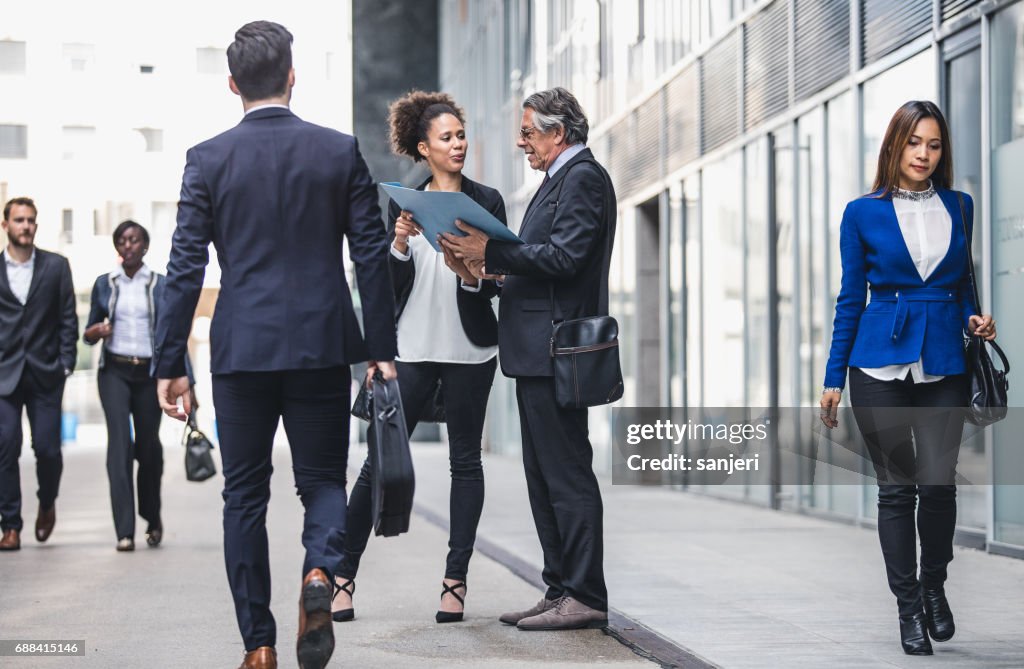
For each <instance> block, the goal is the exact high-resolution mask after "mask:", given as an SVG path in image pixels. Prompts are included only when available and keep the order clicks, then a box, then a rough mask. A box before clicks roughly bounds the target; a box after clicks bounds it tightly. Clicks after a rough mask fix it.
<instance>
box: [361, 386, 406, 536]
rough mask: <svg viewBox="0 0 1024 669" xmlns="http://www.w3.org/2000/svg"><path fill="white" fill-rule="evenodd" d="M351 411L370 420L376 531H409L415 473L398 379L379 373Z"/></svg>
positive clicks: (368, 436) (383, 533)
mask: <svg viewBox="0 0 1024 669" xmlns="http://www.w3.org/2000/svg"><path fill="white" fill-rule="evenodd" d="M352 414H353V415H355V416H359V417H360V418H362V417H364V416H368V417H369V420H370V427H369V429H368V430H367V432H366V440H367V447H368V451H369V461H370V491H371V492H370V500H371V501H370V505H371V510H372V518H373V527H374V532H375V533H376V534H377V536H385V537H393V536H395V535H398V534H402V533H403V532H408V531H409V518H410V516H411V515H412V500H413V493H414V492H415V490H416V474H415V472H414V470H413V466H412V453H411V452H410V450H409V430H408V427H407V426H406V424H405V413H404V411H403V410H402V396H401V394H400V392H399V387H398V381H397V380H391V381H385V380H384V377H383V376H382V375H381V373H380V372H377V373H376V374H375V375H374V377H373V382H372V383H371V386H370V389H369V390H367V388H366V384H365V383H364V384H362V387H361V389H360V391H359V395H358V396H357V397H356V402H355V405H353V407H352Z"/></svg>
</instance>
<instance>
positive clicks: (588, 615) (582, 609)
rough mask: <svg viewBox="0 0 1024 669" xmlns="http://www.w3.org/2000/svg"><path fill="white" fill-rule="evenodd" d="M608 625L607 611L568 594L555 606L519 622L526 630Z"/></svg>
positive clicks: (570, 628)
mask: <svg viewBox="0 0 1024 669" xmlns="http://www.w3.org/2000/svg"><path fill="white" fill-rule="evenodd" d="M607 626H608V612H607V611H598V610H597V609H592V608H590V607H589V606H587V605H586V604H584V603H583V602H581V601H579V600H577V599H573V598H572V597H569V596H568V595H567V596H565V597H562V598H561V599H560V600H558V603H557V604H555V606H554V607H553V608H550V609H548V610H547V611H545V612H544V613H541V614H538V615H535V616H533V617H532V618H523V619H522V620H520V621H519V624H518V627H519V629H521V630H526V631H534V630H581V629H595V628H597V629H600V628H602V627H607Z"/></svg>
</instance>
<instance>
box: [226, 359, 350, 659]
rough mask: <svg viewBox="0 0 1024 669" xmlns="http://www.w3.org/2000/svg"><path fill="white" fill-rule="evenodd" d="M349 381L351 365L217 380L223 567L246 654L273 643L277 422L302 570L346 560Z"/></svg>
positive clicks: (275, 629) (274, 638)
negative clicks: (301, 512) (286, 456)
mask: <svg viewBox="0 0 1024 669" xmlns="http://www.w3.org/2000/svg"><path fill="white" fill-rule="evenodd" d="M350 383H351V381H350V377H349V370H348V367H347V366H340V367H332V368H329V369H311V370H292V371H280V372H239V373H234V374H216V375H214V377H213V403H214V405H215V406H216V408H217V431H218V434H219V437H220V455H221V460H222V463H223V465H222V466H223V470H224V492H223V497H224V564H225V566H226V567H227V573H228V583H229V584H230V585H231V594H232V597H233V598H234V600H235V615H236V617H237V618H238V628H239V630H240V631H241V633H242V639H243V640H244V642H245V649H246V650H247V651H250V650H255V649H256V648H258V647H259V646H274V645H276V643H277V628H276V624H275V622H274V616H273V615H272V614H271V612H270V559H269V555H268V547H267V527H266V520H267V502H269V501H270V476H271V474H272V473H273V469H274V468H273V465H272V464H271V451H272V448H273V443H274V434H275V433H276V432H277V425H278V421H280V420H283V422H284V429H285V432H286V433H287V435H288V444H289V446H290V447H291V453H292V472H293V474H294V476H295V488H296V491H297V493H298V495H299V498H300V499H301V500H302V506H303V507H304V508H305V516H304V519H303V529H302V545H303V546H304V547H305V549H306V556H305V560H304V562H303V565H302V573H303V574H305V573H307V572H308V571H309V570H310V569H314V568H320V569H324V570H325V571H326V572H327V573H328V575H330V573H331V567H333V566H334V565H335V564H337V562H338V560H339V559H340V558H341V551H342V549H343V543H344V538H345V467H346V466H347V464H348V427H349V414H348V412H349V396H350V392H349V384H350Z"/></svg>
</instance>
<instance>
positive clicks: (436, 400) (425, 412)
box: [351, 379, 448, 423]
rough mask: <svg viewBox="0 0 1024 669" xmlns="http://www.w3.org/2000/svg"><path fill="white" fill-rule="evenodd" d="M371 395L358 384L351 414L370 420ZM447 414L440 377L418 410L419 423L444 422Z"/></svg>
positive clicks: (364, 387) (363, 386)
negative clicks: (357, 391)
mask: <svg viewBox="0 0 1024 669" xmlns="http://www.w3.org/2000/svg"><path fill="white" fill-rule="evenodd" d="M372 402H373V400H372V396H371V394H370V391H369V390H367V388H366V384H365V383H362V384H360V385H359V393H358V394H357V395H356V399H355V401H354V402H353V403H352V412H351V413H352V415H353V416H355V417H356V418H361V419H363V420H365V421H366V422H370V420H371V419H372V413H371V410H370V407H371V406H372ZM447 419H448V418H447V415H446V413H445V409H444V395H443V394H442V392H441V379H438V380H437V383H436V384H434V389H433V390H431V391H430V397H428V398H427V401H426V402H424V403H423V408H422V409H421V410H420V415H419V418H417V419H416V420H417V422H419V423H444V422H446V421H447Z"/></svg>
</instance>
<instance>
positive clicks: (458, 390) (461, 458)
mask: <svg viewBox="0 0 1024 669" xmlns="http://www.w3.org/2000/svg"><path fill="white" fill-rule="evenodd" d="M395 365H396V367H397V369H398V387H399V390H400V392H401V394H402V409H403V411H404V412H405V424H406V426H407V427H408V429H409V434H412V431H413V430H414V429H416V423H417V418H418V417H419V415H420V411H421V410H422V408H423V405H424V404H425V403H426V402H427V400H428V399H429V398H430V393H431V392H432V391H433V389H434V387H435V385H436V384H437V380H438V379H441V391H442V395H443V399H444V408H445V416H446V419H447V422H448V462H449V469H450V472H451V477H452V485H451V491H450V492H449V495H448V500H449V502H448V504H449V516H448V517H449V519H450V523H449V535H448V559H447V562H446V565H445V572H444V574H445V578H452V579H458V580H460V581H464V580H466V574H467V573H468V571H469V559H470V557H472V555H473V545H474V544H475V543H476V528H477V526H478V525H479V524H480V512H481V511H482V510H483V506H484V470H483V464H482V463H481V460H480V449H481V439H482V437H483V431H484V415H485V413H486V410H487V397H488V396H489V395H490V392H491V385H492V384H493V383H494V371H495V369H496V368H497V360H496V359H495V358H491V359H490V360H488V361H486V362H481V363H479V364H455V363H440V362H401V361H397V362H396V363H395ZM371 429H372V428H371ZM370 484H371V472H370V462H369V460H367V461H366V462H364V463H363V468H362V469H361V470H360V472H359V478H358V479H357V480H356V482H355V485H353V486H352V495H351V496H350V498H349V502H348V521H347V529H348V533H347V534H346V537H345V554H344V556H343V558H342V560H341V562H340V563H339V565H338V568H337V570H336V573H337V574H338V575H339V576H343V577H344V578H355V577H356V573H357V572H358V571H359V560H360V559H361V558H362V555H363V551H365V550H366V544H367V541H368V540H369V538H370V531H371V530H372V529H373V527H372V524H373V518H372V510H371V508H370V504H371V487H370Z"/></svg>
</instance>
